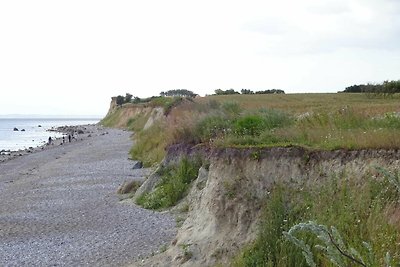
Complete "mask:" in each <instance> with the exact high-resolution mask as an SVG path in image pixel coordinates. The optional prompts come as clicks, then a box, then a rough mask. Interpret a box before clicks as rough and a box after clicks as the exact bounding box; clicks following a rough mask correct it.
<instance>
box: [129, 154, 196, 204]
mask: <svg viewBox="0 0 400 267" xmlns="http://www.w3.org/2000/svg"><path fill="white" fill-rule="evenodd" d="M200 166H201V161H200V160H199V159H192V160H190V159H188V158H186V157H184V158H182V159H181V160H180V161H179V162H178V163H177V164H176V165H172V166H168V167H162V168H161V169H159V170H158V174H159V175H161V177H162V180H161V183H160V184H159V185H157V187H156V188H155V190H153V191H152V192H150V193H145V194H143V195H141V196H139V198H138V199H137V200H136V201H137V204H139V205H141V206H142V207H144V208H147V209H154V210H160V209H165V208H169V207H172V206H174V205H176V204H177V203H178V201H179V200H181V199H182V198H183V197H184V196H185V195H186V194H187V191H188V189H189V187H190V185H191V183H192V181H193V180H195V179H196V178H197V175H198V171H199V168H200Z"/></svg>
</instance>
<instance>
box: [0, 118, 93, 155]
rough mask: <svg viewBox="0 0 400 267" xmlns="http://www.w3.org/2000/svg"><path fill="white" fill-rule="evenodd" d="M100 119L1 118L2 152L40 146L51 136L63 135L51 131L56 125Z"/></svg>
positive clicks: (90, 121)
mask: <svg viewBox="0 0 400 267" xmlns="http://www.w3.org/2000/svg"><path fill="white" fill-rule="evenodd" d="M99 121H100V119H98V118H0V152H9V151H18V150H22V149H28V148H30V147H38V146H41V145H44V144H45V143H46V142H47V140H48V139H49V137H51V138H58V137H62V135H63V134H62V133H59V132H54V131H49V130H50V129H52V128H55V127H60V126H75V125H84V124H95V123H98V122H99ZM15 129H18V131H16V130H15Z"/></svg>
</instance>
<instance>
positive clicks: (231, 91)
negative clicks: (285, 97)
mask: <svg viewBox="0 0 400 267" xmlns="http://www.w3.org/2000/svg"><path fill="white" fill-rule="evenodd" d="M214 92H215V94H216V95H239V94H242V95H253V94H284V93H285V91H283V90H281V89H269V90H263V91H255V92H254V91H252V90H250V89H242V90H240V93H239V92H238V91H235V90H234V89H228V90H222V89H216V90H215V91H214Z"/></svg>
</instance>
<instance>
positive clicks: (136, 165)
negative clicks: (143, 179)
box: [132, 161, 143, 170]
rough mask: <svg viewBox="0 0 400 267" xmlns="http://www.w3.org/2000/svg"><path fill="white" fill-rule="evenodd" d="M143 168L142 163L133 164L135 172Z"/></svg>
mask: <svg viewBox="0 0 400 267" xmlns="http://www.w3.org/2000/svg"><path fill="white" fill-rule="evenodd" d="M141 168H143V162H141V161H136V163H135V164H133V166H132V169H133V170H136V169H141Z"/></svg>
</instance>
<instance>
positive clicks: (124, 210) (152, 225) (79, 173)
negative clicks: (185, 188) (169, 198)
mask: <svg viewBox="0 0 400 267" xmlns="http://www.w3.org/2000/svg"><path fill="white" fill-rule="evenodd" d="M81 127H83V129H82V128H81ZM85 127H86V129H84V128H85ZM79 128H81V129H82V130H83V133H81V134H79V135H77V136H76V140H74V141H73V142H71V143H68V142H67V143H66V144H63V145H61V143H62V139H61V140H57V143H54V145H50V146H47V147H45V148H43V150H42V149H41V148H39V149H37V150H36V151H37V153H29V154H26V155H23V156H19V157H17V158H14V159H12V160H8V161H5V162H1V163H0V169H1V172H0V202H1V203H2V205H1V206H0V224H1V229H0V235H1V236H2V242H0V266H55V265H57V266H99V267H100V266H110V267H113V266H115V267H117V266H127V265H129V264H131V263H133V262H135V261H137V260H139V259H141V258H145V257H147V256H149V255H151V253H152V251H157V250H158V249H159V248H160V247H161V246H162V245H163V244H166V243H170V242H171V241H172V240H173V238H174V236H175V235H176V228H175V225H176V223H175V219H174V218H173V216H171V215H170V214H167V213H157V212H154V211H150V210H145V209H143V208H141V207H138V206H136V205H133V204H131V203H126V202H121V198H120V196H119V195H118V194H117V189H118V188H119V187H120V186H121V185H122V184H124V183H126V182H127V181H143V180H144V179H145V177H147V176H149V175H150V174H151V172H152V170H151V169H148V168H141V169H137V168H134V165H135V164H136V162H135V161H134V160H131V159H129V149H130V147H131V146H132V143H133V142H132V139H131V132H129V131H124V130H121V129H113V128H103V127H100V126H98V125H90V126H82V125H81V126H78V127H76V128H75V127H74V128H70V127H68V128H66V129H64V130H67V131H69V130H72V129H79ZM67 141H68V139H67Z"/></svg>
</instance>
